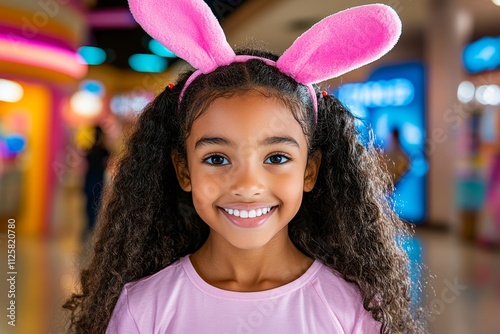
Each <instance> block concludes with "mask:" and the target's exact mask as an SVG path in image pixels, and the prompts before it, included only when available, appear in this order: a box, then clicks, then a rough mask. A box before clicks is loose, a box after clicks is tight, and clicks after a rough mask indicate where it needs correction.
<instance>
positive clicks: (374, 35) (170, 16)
mask: <svg viewBox="0 0 500 334" xmlns="http://www.w3.org/2000/svg"><path fill="white" fill-rule="evenodd" d="M129 6H130V10H131V12H132V14H133V16H134V18H135V19H136V21H137V22H138V23H139V24H140V25H141V26H142V28H143V29H144V30H145V31H146V32H147V33H148V34H149V35H150V36H151V37H153V38H154V39H156V40H157V41H159V42H160V43H161V44H163V45H164V46H166V47H167V48H168V49H169V50H171V51H172V52H174V53H175V54H176V55H177V56H178V57H180V58H182V59H184V60H186V61H187V62H188V63H190V64H191V65H192V66H193V67H195V68H196V69H197V70H196V71H195V72H194V73H193V74H192V75H191V76H190V77H189V79H188V80H187V82H186V84H185V85H184V87H183V90H182V92H181V95H180V99H182V96H183V94H184V92H185V90H186V88H187V87H188V86H189V85H190V84H191V83H192V82H193V80H194V79H195V78H196V77H198V76H199V75H200V74H207V73H210V72H212V71H214V70H215V69H216V68H217V67H219V66H224V65H229V64H231V63H234V62H245V61H247V60H249V59H260V60H261V61H263V62H265V63H266V64H268V65H271V66H275V67H276V68H278V69H279V70H280V71H281V72H282V73H284V74H286V75H288V76H290V77H292V78H293V79H294V80H295V81H297V82H299V83H301V84H303V85H305V86H306V87H307V88H308V89H309V92H310V94H311V99H312V101H313V105H314V108H315V111H316V119H317V108H318V105H317V100H316V93H315V91H314V88H313V86H312V84H315V83H319V82H321V81H324V80H327V79H331V78H335V77H338V76H340V75H342V74H344V73H346V72H349V71H351V70H353V69H356V68H358V67H361V66H363V65H366V64H368V63H371V62H373V61H375V60H377V59H379V58H380V57H382V56H383V55H384V54H386V53H387V52H388V51H389V50H391V49H392V48H393V46H394V45H395V44H396V42H397V41H398V39H399V36H400V35H401V21H400V20H399V17H398V15H397V14H396V12H395V11H394V10H393V9H392V8H390V7H388V6H386V5H383V4H373V5H365V6H359V7H354V8H350V9H347V10H344V11H341V12H338V13H336V14H333V15H330V16H328V17H326V18H324V19H323V20H321V21H320V22H318V23H316V24H315V25H314V26H312V27H311V28H310V29H309V30H307V31H306V32H305V33H303V34H302V35H301V36H300V37H299V38H297V39H296V40H295V42H294V43H293V44H292V46H290V47H289V48H288V49H287V50H286V51H285V52H284V53H283V55H282V56H281V57H280V58H279V59H278V61H276V62H274V61H272V60H270V59H267V58H261V57H255V56H247V55H236V54H235V53H234V51H233V49H232V48H231V47H230V46H229V44H228V42H227V40H226V36H225V35H224V32H223V30H222V28H221V26H220V25H219V22H218V21H217V19H216V17H215V16H214V14H213V13H212V11H211V10H210V7H208V5H207V4H206V3H205V2H204V1H202V0H129Z"/></svg>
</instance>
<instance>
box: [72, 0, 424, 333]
mask: <svg viewBox="0 0 500 334" xmlns="http://www.w3.org/2000/svg"><path fill="white" fill-rule="evenodd" d="M129 4H130V5H131V6H132V9H135V11H134V10H133V12H134V14H135V16H136V20H137V21H138V22H140V23H141V24H142V25H143V27H147V29H146V30H147V31H148V33H150V35H151V36H154V37H155V38H157V39H158V38H159V41H160V42H163V43H164V44H165V46H167V47H168V48H169V49H171V50H172V51H174V52H175V53H176V54H177V55H179V56H180V57H183V58H186V60H189V61H190V62H191V63H192V64H193V65H195V66H196V68H198V70H196V71H189V72H187V73H184V74H183V75H181V76H180V77H179V79H178V81H177V83H176V84H175V85H174V84H170V85H168V86H167V87H166V88H165V89H164V91H163V92H161V93H160V94H159V95H158V96H157V97H156V99H155V100H154V101H153V102H152V103H151V104H149V105H148V107H146V109H145V110H144V112H143V113H142V114H141V116H140V119H139V121H138V123H137V126H136V128H135V131H134V132H133V134H132V136H131V137H130V138H129V139H128V143H127V150H126V153H125V154H124V156H123V157H122V158H121V160H120V162H119V163H118V168H117V172H116V174H115V175H114V177H113V183H112V187H110V188H109V189H108V191H107V192H106V196H105V202H104V204H103V211H102V216H101V217H102V221H101V222H100V223H99V225H98V226H97V231H96V232H97V234H96V237H95V244H94V252H93V257H92V259H91V261H90V263H89V266H88V267H87V269H85V270H83V271H82V274H81V289H80V291H79V292H77V293H75V294H74V295H73V296H72V298H70V299H69V300H68V301H67V302H66V304H65V306H64V307H65V308H67V309H69V310H70V311H71V312H72V313H71V315H72V318H71V331H73V332H76V333H79V334H80V333H81V334H83V333H85V334H87V333H104V332H106V333H108V334H115V333H120V334H132V333H134V334H138V333H157V334H159V333H162V334H164V333H207V334H211V333H228V332H233V333H250V332H259V333H273V334H280V333H287V334H289V333H314V334H322V333H339V334H341V333H351V334H372V333H420V332H421V331H422V330H421V328H420V327H419V324H418V323H417V321H416V320H415V319H414V317H413V313H412V310H411V301H410V279H409V274H408V263H409V261H408V256H407V255H406V253H405V252H404V250H403V249H402V248H401V247H400V246H399V245H398V242H397V241H396V236H403V235H407V233H409V231H408V230H407V226H406V225H405V224H404V223H403V222H402V221H401V220H400V219H399V218H398V216H397V215H396V214H395V212H393V210H392V209H391V205H390V203H389V202H388V199H387V198H388V197H387V196H386V195H387V191H390V190H392V189H391V185H390V184H391V182H390V178H389V176H388V175H387V174H385V173H384V172H383V171H382V170H381V168H380V166H379V156H378V155H377V153H376V151H375V149H374V148H373V146H371V145H370V146H369V147H366V146H364V145H363V144H361V143H360V142H359V140H358V137H357V135H358V134H357V132H356V128H355V119H354V116H353V115H352V114H351V113H350V112H349V111H348V110H347V109H346V108H345V107H344V106H343V105H342V104H341V103H340V102H339V101H338V100H337V99H336V98H335V97H333V96H331V95H328V94H327V93H326V92H325V91H321V90H320V89H319V88H318V87H315V86H313V84H314V83H318V82H321V81H323V80H326V79H327V78H329V77H333V76H336V75H341V74H343V73H345V72H347V71H349V70H351V69H353V68H355V67H358V66H361V65H364V64H366V63H367V62H370V61H373V60H375V59H377V58H379V57H380V56H382V55H383V54H384V53H386V52H387V51H388V50H389V49H390V48H392V46H393V45H394V44H395V43H396V40H397V38H398V36H399V34H400V31H401V27H400V21H399V19H398V17H397V14H396V13H395V12H394V11H393V10H392V9H390V8H389V7H387V6H385V5H380V4H379V5H372V6H363V7H357V8H353V9H351V10H350V11H345V12H343V13H342V14H341V15H332V16H330V17H328V18H327V19H325V20H323V21H322V22H320V23H318V24H317V25H315V26H314V27H313V28H311V30H309V31H308V32H306V33H305V34H303V35H302V36H301V38H302V39H300V38H299V40H297V42H296V43H294V44H293V45H292V46H291V47H290V49H288V51H286V52H285V53H284V54H283V55H282V56H281V57H278V56H276V55H274V54H271V53H268V52H264V51H257V50H242V51H239V52H237V54H235V53H234V51H233V50H232V49H231V48H230V46H229V45H228V44H227V42H226V41H225V36H223V33H222V29H221V28H220V26H219V25H218V22H217V20H216V18H215V17H214V15H213V14H212V13H211V11H210V9H209V7H208V6H207V5H206V4H205V3H204V2H203V1H201V0H169V1H159V0H148V1H145V0H130V1H129ZM186 20H190V21H189V22H186ZM344 20H347V21H349V23H350V24H346V25H345V26H344V25H343V23H344ZM179 22H182V23H183V24H179ZM360 26H362V27H363V29H359V27H360ZM332 30H334V31H335V34H331V33H330V31H332ZM366 31H370V32H372V33H374V34H375V35H376V38H371V39H369V40H366V41H365V42H367V44H364V45H363V47H362V48H358V49H356V50H350V52H345V51H346V50H344V49H343V48H340V49H339V48H337V46H339V45H342V43H343V41H340V40H337V38H338V36H344V37H345V38H348V39H353V40H359V38H361V37H362V35H363V34H364V33H365V32H366ZM321 32H328V33H324V34H322V36H323V40H321V39H317V36H318V34H319V33H321ZM359 34H361V35H359ZM159 36H160V37H159ZM371 43H373V44H371ZM311 45H313V46H311ZM176 46H177V47H176ZM305 46H308V47H305ZM318 50H321V51H322V52H323V54H322V53H321V52H318ZM205 52H206V53H205ZM207 55H208V56H207ZM224 57H228V58H224ZM287 57H288V59H287ZM301 57H305V58H301ZM298 58H301V59H298ZM200 67H201V68H203V71H202V70H200ZM285 68H288V70H285ZM306 78H307V79H306ZM304 81H305V82H304ZM252 314H258V317H259V318H258V319H255V317H252ZM259 319H261V320H259Z"/></svg>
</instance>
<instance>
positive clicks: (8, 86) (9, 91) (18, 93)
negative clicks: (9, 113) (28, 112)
mask: <svg viewBox="0 0 500 334" xmlns="http://www.w3.org/2000/svg"><path fill="white" fill-rule="evenodd" d="M23 95H24V89H23V86H21V85H20V84H18V83H17V82H15V81H10V80H5V79H0V101H4V102H12V103H14V102H17V101H19V100H21V99H22V98H23Z"/></svg>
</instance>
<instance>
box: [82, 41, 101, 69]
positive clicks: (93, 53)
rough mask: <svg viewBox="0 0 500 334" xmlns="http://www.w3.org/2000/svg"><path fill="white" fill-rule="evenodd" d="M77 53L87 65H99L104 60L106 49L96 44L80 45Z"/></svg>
mask: <svg viewBox="0 0 500 334" xmlns="http://www.w3.org/2000/svg"><path fill="white" fill-rule="evenodd" d="M78 54H79V55H80V56H81V57H82V58H83V60H84V61H85V63H86V64H88V65H101V64H102V63H104V62H105V61H106V51H104V50H103V49H101V48H98V47H96V46H82V47H80V48H79V49H78Z"/></svg>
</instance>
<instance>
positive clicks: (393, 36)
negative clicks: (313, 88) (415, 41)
mask: <svg viewBox="0 0 500 334" xmlns="http://www.w3.org/2000/svg"><path fill="white" fill-rule="evenodd" d="M400 35H401V21H400V19H399V17H398V15H397V14H396V12H395V11H394V10H393V9H392V8H391V7H389V6H386V5H382V4H374V5H365V6H359V7H354V8H350V9H347V10H344V11H342V12H338V13H337V14H334V15H331V16H328V17H327V18H325V19H323V20H321V21H320V22H318V23H316V24H315V25H314V26H312V27H311V28H310V29H309V30H307V31H306V32H305V33H304V34H302V35H301V36H300V37H299V38H298V39H297V40H295V42H294V43H293V44H292V46H290V47H289V48H288V49H287V50H286V51H285V52H284V53H283V55H282V56H281V57H280V59H279V60H278V61H277V67H278V68H279V69H280V71H282V72H283V73H286V74H288V75H290V76H291V77H293V78H294V79H295V80H297V81H298V82H300V83H302V84H304V85H308V84H313V83H318V82H321V81H324V80H327V79H330V78H335V77H338V76H340V75H342V74H344V73H346V72H349V71H351V70H354V69H356V68H358V67H360V66H363V65H366V64H368V63H371V62H372V61H375V60H377V59H378V58H380V57H381V56H383V55H384V54H386V53H387V52H388V51H389V50H391V49H392V48H393V46H394V45H395V44H396V42H397V41H398V39H399V36H400Z"/></svg>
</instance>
